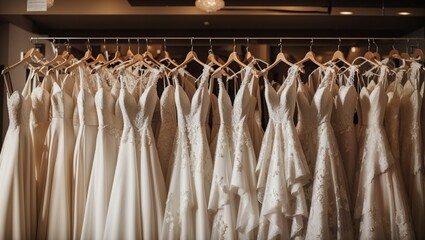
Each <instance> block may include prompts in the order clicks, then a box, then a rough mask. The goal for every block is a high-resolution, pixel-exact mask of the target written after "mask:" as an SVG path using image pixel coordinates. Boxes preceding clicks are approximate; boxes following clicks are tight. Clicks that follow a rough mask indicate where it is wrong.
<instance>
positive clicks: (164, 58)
mask: <svg viewBox="0 0 425 240" xmlns="http://www.w3.org/2000/svg"><path fill="white" fill-rule="evenodd" d="M157 59H158V61H159V62H160V63H162V62H164V61H166V62H168V63H169V64H171V65H173V66H174V67H177V66H178V65H179V64H178V63H177V62H176V61H174V59H172V58H171V56H170V53H169V52H168V51H167V40H166V39H165V38H164V49H163V50H162V52H161V53H160V54H159V56H158V57H157Z"/></svg>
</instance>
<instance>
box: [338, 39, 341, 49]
mask: <svg viewBox="0 0 425 240" xmlns="http://www.w3.org/2000/svg"><path fill="white" fill-rule="evenodd" d="M340 47H341V38H339V39H338V51H339V49H340Z"/></svg>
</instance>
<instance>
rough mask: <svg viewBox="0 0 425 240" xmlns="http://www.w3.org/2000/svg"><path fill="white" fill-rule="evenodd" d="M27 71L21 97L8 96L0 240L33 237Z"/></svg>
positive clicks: (0, 164) (0, 173) (0, 163)
mask: <svg viewBox="0 0 425 240" xmlns="http://www.w3.org/2000/svg"><path fill="white" fill-rule="evenodd" d="M33 74H34V71H31V72H30V75H29V77H28V80H27V82H26V84H25V87H24V89H23V91H22V94H21V93H19V92H17V91H15V92H13V93H12V95H10V96H7V109H8V112H9V127H8V129H7V133H6V137H5V139H4V143H3V148H2V150H1V153H0V239H34V238H35V235H36V224H37V223H36V218H37V212H36V179H35V171H34V170H35V168H34V162H33V160H34V159H33V158H32V157H33V155H32V154H31V150H32V148H31V138H30V130H29V120H30V111H31V89H30V87H31V83H32V76H33Z"/></svg>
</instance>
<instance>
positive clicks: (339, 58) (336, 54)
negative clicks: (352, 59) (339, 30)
mask: <svg viewBox="0 0 425 240" xmlns="http://www.w3.org/2000/svg"><path fill="white" fill-rule="evenodd" d="M340 46H341V39H339V42H338V49H337V50H336V51H335V52H334V54H333V55H332V59H331V61H332V62H337V61H341V62H343V63H344V64H345V65H347V66H351V65H352V64H351V63H349V62H348V61H347V60H346V59H345V56H344V53H343V52H341V50H339V49H340Z"/></svg>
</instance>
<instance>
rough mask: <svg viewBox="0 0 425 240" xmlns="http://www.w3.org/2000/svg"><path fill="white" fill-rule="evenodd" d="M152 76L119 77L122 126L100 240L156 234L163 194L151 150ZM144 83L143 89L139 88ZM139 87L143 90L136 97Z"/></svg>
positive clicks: (126, 74) (154, 153) (153, 82)
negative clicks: (103, 230) (102, 239)
mask: <svg viewBox="0 0 425 240" xmlns="http://www.w3.org/2000/svg"><path fill="white" fill-rule="evenodd" d="M154 76H155V77H153V78H149V79H143V78H145V77H146V75H145V74H144V76H143V77H142V79H138V78H134V76H130V73H129V72H125V71H122V72H121V75H120V77H121V92H120V96H119V97H118V101H119V104H120V109H121V112H122V117H123V123H124V126H123V130H122V135H121V142H120V146H119V150H118V157H117V164H116V168H115V175H114V181H113V184H112V190H111V198H110V201H109V207H108V213H107V216H106V223H105V232H104V239H141V238H142V236H143V237H145V238H147V239H150V238H151V236H152V238H155V236H156V235H157V234H158V233H157V232H159V229H158V228H159V227H160V225H159V224H158V221H161V219H160V211H161V204H162V203H161V199H160V196H161V192H162V191H165V190H163V189H165V186H163V189H162V188H161V187H160V186H161V184H160V182H158V181H157V179H162V177H163V176H162V173H161V171H160V165H159V161H158V159H157V154H156V152H155V151H156V150H153V148H155V138H154V136H153V132H152V126H151V120H152V115H153V112H154V110H155V107H156V102H157V98H158V96H157V95H156V98H155V97H154V96H155V95H152V94H157V93H156V83H157V80H158V78H157V76H158V73H156V74H154ZM144 81H145V82H144ZM144 83H146V86H145V87H143V86H142V84H144ZM142 88H144V90H143V92H142V93H141V94H139V93H140V90H141V89H142ZM137 96H139V97H137ZM136 99H138V100H136ZM152 162H153V163H154V164H152ZM155 162H156V163H155ZM147 165H150V166H147ZM158 170H159V171H158ZM146 171H148V172H149V171H151V172H152V174H153V176H152V175H150V174H146ZM164 195H165V193H164ZM151 197H152V199H151ZM164 199H165V196H164ZM152 201H157V202H152ZM150 203H152V204H150ZM156 204H157V205H156ZM152 205H153V206H152ZM162 205H163V204H162ZM150 211H153V212H150ZM146 212H147V213H148V214H150V216H149V217H150V218H151V219H149V221H151V222H146ZM143 218H144V219H143ZM149 224H152V226H149ZM146 228H147V229H146Z"/></svg>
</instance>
